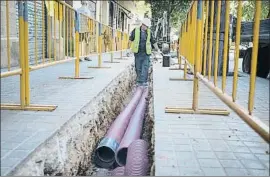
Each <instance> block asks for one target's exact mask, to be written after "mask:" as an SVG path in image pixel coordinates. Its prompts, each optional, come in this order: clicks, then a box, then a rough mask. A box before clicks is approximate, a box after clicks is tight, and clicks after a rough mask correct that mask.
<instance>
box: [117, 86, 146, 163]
mask: <svg viewBox="0 0 270 177" xmlns="http://www.w3.org/2000/svg"><path fill="white" fill-rule="evenodd" d="M147 96H148V88H146V89H145V90H144V93H143V95H142V97H141V100H140V102H139V103H138V105H137V108H136V110H135V111H134V113H133V115H132V117H131V119H130V122H129V124H128V127H127V130H126V132H125V135H124V137H123V138H122V140H121V143H120V145H119V147H118V149H117V151H116V155H115V160H116V162H117V164H118V165H119V166H124V165H125V164H126V158H127V148H128V146H129V145H130V144H131V143H132V142H133V141H135V140H137V139H140V136H141V132H142V126H143V120H144V117H145V116H144V115H145V108H146V98H147Z"/></svg>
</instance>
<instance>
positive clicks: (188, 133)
mask: <svg viewBox="0 0 270 177" xmlns="http://www.w3.org/2000/svg"><path fill="white" fill-rule="evenodd" d="M181 74H182V73H181V71H177V70H176V71H173V70H169V69H168V68H162V67H161V64H160V63H159V64H155V65H154V71H153V77H154V78H153V82H154V83H153V91H154V111H155V112H154V113H155V165H156V168H155V173H156V175H157V176H166V175H168V176H179V175H180V176H182V175H183V176H190V175H192V176H247V175H250V176H258V175H264V176H269V145H268V144H267V143H266V142H265V141H264V140H263V139H262V138H261V137H260V136H258V134H257V133H255V132H254V131H253V130H252V129H251V128H250V127H249V126H248V125H247V124H246V123H245V122H243V121H242V119H241V118H239V117H238V116H237V115H236V114H235V113H234V112H233V111H231V114H230V116H213V115H212V116H211V115H187V114H166V113H165V112H164V108H165V107H166V106H179V107H191V105H192V86H193V85H192V82H190V81H169V78H170V77H181V76H182V75H181ZM243 79H246V78H243V77H241V78H239V80H240V83H241V84H239V85H238V86H239V90H240V93H239V97H240V98H241V99H242V98H243V97H246V98H247V95H248V92H246V91H244V90H246V89H247V88H245V87H247V86H246V84H242V83H245V82H246V81H244V80H243ZM228 80H229V79H228ZM228 83H229V81H228ZM257 83H258V85H257V88H256V89H257V90H258V91H259V93H261V92H262V91H263V90H264V92H263V93H262V94H260V95H259V96H258V95H256V102H255V107H257V108H261V107H264V104H266V103H267V105H269V99H268V98H269V95H268V96H265V95H266V94H269V93H268V90H265V88H264V86H265V84H262V83H265V82H264V81H262V82H261V81H260V80H258V82H257ZM260 85H261V86H262V87H261V86H260ZM260 87H261V88H260ZM228 89H229V87H228ZM199 90H200V92H199V107H200V108H225V109H228V110H229V108H228V107H227V106H226V105H225V104H224V103H223V102H221V101H220V100H219V99H218V98H217V97H216V96H215V95H214V94H213V93H212V92H211V91H210V90H208V89H207V88H206V86H204V85H203V84H202V83H200V86H199ZM242 90H243V91H242ZM265 92H267V93H265ZM256 93H258V92H256ZM263 95H264V96H263ZM258 98H260V99H263V101H258V100H257V99H258ZM267 111H269V109H268V110H267ZM268 115H269V114H268ZM264 116H266V117H265V118H264V120H266V119H269V116H268V118H267V115H264ZM266 122H267V121H266ZM268 122H269V120H268Z"/></svg>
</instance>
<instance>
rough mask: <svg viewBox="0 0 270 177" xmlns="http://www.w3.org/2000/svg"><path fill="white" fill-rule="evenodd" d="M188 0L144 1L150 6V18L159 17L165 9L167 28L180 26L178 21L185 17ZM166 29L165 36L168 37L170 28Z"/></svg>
mask: <svg viewBox="0 0 270 177" xmlns="http://www.w3.org/2000/svg"><path fill="white" fill-rule="evenodd" d="M190 2H191V1H189V0H145V3H146V4H150V6H151V13H152V18H154V19H158V18H161V17H163V13H164V11H167V21H168V24H167V27H168V28H167V29H170V27H172V28H180V23H181V21H183V20H184V19H185V17H186V13H187V9H188V8H189V5H190ZM167 31H168V33H167V36H168V37H169V36H170V30H167ZM168 42H170V40H168Z"/></svg>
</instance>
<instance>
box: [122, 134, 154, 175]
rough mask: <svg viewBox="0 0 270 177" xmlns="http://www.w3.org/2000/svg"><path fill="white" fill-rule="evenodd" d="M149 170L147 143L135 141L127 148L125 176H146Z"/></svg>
mask: <svg viewBox="0 0 270 177" xmlns="http://www.w3.org/2000/svg"><path fill="white" fill-rule="evenodd" d="M148 168H149V160H148V143H147V142H146V141H144V140H140V139H139V140H135V141H133V142H132V143H131V144H130V146H129V147H128V153H127V163H126V167H125V175H126V176H146V175H147V171H148Z"/></svg>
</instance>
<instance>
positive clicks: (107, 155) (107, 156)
mask: <svg viewBox="0 0 270 177" xmlns="http://www.w3.org/2000/svg"><path fill="white" fill-rule="evenodd" d="M96 154H97V157H98V158H99V159H100V160H101V161H103V162H111V161H114V157H115V153H114V151H113V150H112V149H111V148H109V147H106V146H102V147H100V148H98V149H97V152H96Z"/></svg>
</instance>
